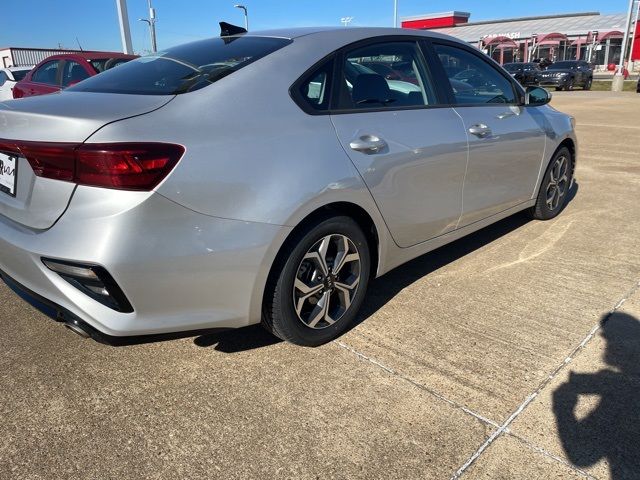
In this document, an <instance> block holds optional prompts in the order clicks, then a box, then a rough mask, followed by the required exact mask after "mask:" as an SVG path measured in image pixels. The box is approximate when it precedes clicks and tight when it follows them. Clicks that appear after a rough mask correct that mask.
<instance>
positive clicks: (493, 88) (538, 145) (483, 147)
mask: <svg viewBox="0 0 640 480" xmlns="http://www.w3.org/2000/svg"><path fill="white" fill-rule="evenodd" d="M432 46H433V52H434V53H435V55H434V57H435V58H434V62H433V63H434V64H438V67H436V68H437V69H438V72H439V73H440V75H441V77H440V78H441V79H442V80H441V81H442V82H443V83H445V84H453V85H455V84H456V83H455V82H456V81H460V79H465V80H464V81H466V82H467V83H468V84H469V86H470V87H471V88H470V89H468V90H461V89H455V90H454V89H453V88H451V87H449V95H450V98H451V103H452V104H454V105H455V110H456V112H457V113H458V114H459V115H460V116H461V117H462V120H463V122H464V126H465V129H466V133H467V138H468V141H469V166H468V169H467V174H466V178H465V184H464V194H463V204H464V207H463V212H462V218H461V220H460V224H459V226H460V227H463V226H465V225H469V224H471V223H474V222H476V221H479V220H482V219H484V218H487V217H489V216H491V215H494V214H496V213H499V212H501V211H503V210H507V209H509V208H511V207H515V206H517V205H519V204H522V203H524V202H526V201H527V200H529V199H531V198H532V196H533V192H534V189H535V185H536V181H537V179H538V174H539V171H540V166H541V163H542V158H543V154H544V150H545V138H546V137H545V133H544V132H545V130H544V118H543V116H542V115H541V114H540V113H539V112H538V111H537V110H536V109H535V108H531V107H526V106H524V105H522V99H521V92H520V91H519V90H518V89H517V88H516V87H515V85H514V84H513V82H512V81H511V79H509V78H508V77H507V75H506V74H505V73H503V72H502V71H501V70H500V69H499V68H498V67H497V66H496V65H494V63H492V62H491V61H489V60H488V59H487V58H486V56H484V55H482V53H480V52H477V51H476V50H475V49H472V48H471V47H468V48H467V47H466V46H463V45H460V44H457V43H453V42H446V41H440V40H438V41H437V42H436V41H434V42H433V43H432Z"/></svg>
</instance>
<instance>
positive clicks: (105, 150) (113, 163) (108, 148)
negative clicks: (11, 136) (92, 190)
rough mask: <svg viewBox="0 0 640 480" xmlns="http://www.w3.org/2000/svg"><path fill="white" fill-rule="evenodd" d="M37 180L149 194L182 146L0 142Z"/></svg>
mask: <svg viewBox="0 0 640 480" xmlns="http://www.w3.org/2000/svg"><path fill="white" fill-rule="evenodd" d="M0 151H4V152H7V153H14V154H17V155H22V156H24V157H25V158H26V159H27V160H28V161H29V164H30V165H31V168H32V169H33V171H34V173H35V174H36V175H37V176H39V177H45V178H53V179H56V180H64V181H68V182H74V183H78V184H80V185H89V186H93V187H104V188H115V189H120V190H141V191H149V190H152V189H154V188H155V187H156V186H157V185H158V184H159V183H160V182H161V181H162V180H163V179H164V178H165V177H166V176H167V175H168V174H169V172H171V170H173V167H175V166H176V164H177V163H178V161H179V160H180V158H182V155H183V154H184V147H182V146H180V145H173V144H169V143H85V144H75V143H42V142H14V141H11V140H0Z"/></svg>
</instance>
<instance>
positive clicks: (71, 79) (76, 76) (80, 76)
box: [62, 60, 90, 87]
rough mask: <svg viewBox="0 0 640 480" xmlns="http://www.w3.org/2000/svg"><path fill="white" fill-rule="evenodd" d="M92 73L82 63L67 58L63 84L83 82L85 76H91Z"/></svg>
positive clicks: (66, 85)
mask: <svg viewBox="0 0 640 480" xmlns="http://www.w3.org/2000/svg"><path fill="white" fill-rule="evenodd" d="M89 77H90V75H89V74H88V73H87V71H86V70H85V69H84V67H83V66H82V65H80V64H79V63H78V62H74V61H73V60H67V61H66V62H64V69H63V70H62V86H63V87H68V86H69V85H75V84H76V83H78V82H81V81H82V80H84V79H85V78H89Z"/></svg>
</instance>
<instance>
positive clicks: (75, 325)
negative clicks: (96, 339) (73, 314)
mask: <svg viewBox="0 0 640 480" xmlns="http://www.w3.org/2000/svg"><path fill="white" fill-rule="evenodd" d="M64 326H65V327H67V328H68V329H69V330H71V331H72V332H73V333H76V334H78V335H80V336H81V337H82V338H91V335H90V334H89V332H88V331H87V330H86V329H85V327H84V326H83V325H82V323H81V322H79V321H78V320H69V321H67V322H65V323H64Z"/></svg>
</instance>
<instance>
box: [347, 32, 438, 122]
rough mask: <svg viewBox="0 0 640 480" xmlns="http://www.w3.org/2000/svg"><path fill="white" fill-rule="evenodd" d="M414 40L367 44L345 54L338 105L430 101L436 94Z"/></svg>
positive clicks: (405, 104)
mask: <svg viewBox="0 0 640 480" xmlns="http://www.w3.org/2000/svg"><path fill="white" fill-rule="evenodd" d="M424 71H425V70H424V68H423V66H422V62H421V61H420V55H419V53H418V47H417V45H416V43H415V42H390V43H379V44H375V45H369V46H366V47H362V48H359V49H357V50H353V51H351V52H348V53H347V54H346V55H345V56H344V64H343V65H342V78H341V82H340V83H341V84H340V91H341V93H340V106H339V108H340V109H358V110H360V109H367V108H375V109H379V108H389V109H394V108H399V107H415V106H423V105H431V104H434V103H436V102H435V95H434V92H433V88H432V86H431V84H430V83H429V82H428V79H427V76H426V74H425V73H423V72H424Z"/></svg>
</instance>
